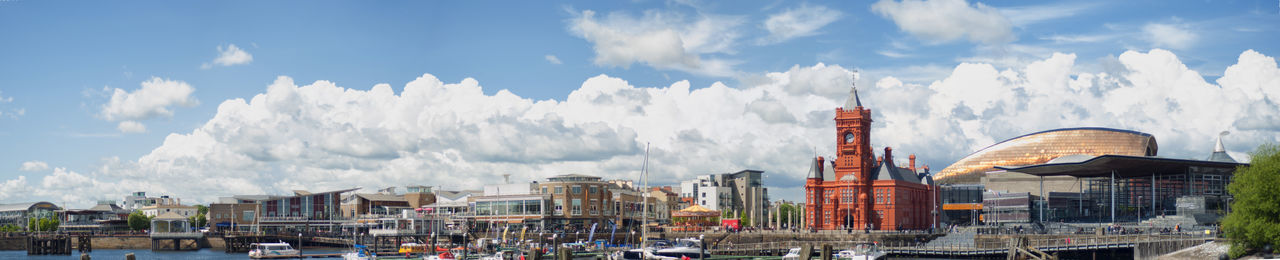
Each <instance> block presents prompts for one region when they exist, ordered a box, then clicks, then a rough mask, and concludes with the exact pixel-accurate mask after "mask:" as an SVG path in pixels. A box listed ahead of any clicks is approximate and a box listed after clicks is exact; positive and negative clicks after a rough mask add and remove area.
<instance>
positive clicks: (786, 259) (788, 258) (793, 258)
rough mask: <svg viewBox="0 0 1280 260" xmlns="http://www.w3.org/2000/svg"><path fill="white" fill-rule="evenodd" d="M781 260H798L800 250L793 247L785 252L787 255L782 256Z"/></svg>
mask: <svg viewBox="0 0 1280 260" xmlns="http://www.w3.org/2000/svg"><path fill="white" fill-rule="evenodd" d="M782 260H800V248H799V247H793V248H791V250H787V255H784V256H782Z"/></svg>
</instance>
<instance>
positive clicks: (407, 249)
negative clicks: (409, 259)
mask: <svg viewBox="0 0 1280 260" xmlns="http://www.w3.org/2000/svg"><path fill="white" fill-rule="evenodd" d="M429 251H430V250H428V249H427V245H424V244H419V243H413V242H409V243H403V244H400V250H397V251H396V252H397V253H401V254H415V255H416V254H423V253H428V252H429Z"/></svg>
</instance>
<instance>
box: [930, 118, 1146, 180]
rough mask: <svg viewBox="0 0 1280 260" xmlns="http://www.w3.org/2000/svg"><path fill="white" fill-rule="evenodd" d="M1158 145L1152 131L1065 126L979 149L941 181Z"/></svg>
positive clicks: (1139, 151) (1135, 152) (1137, 153)
mask: <svg viewBox="0 0 1280 260" xmlns="http://www.w3.org/2000/svg"><path fill="white" fill-rule="evenodd" d="M1157 149H1158V146H1157V145H1156V139H1155V137H1153V136H1151V134H1148V133H1142V132H1137V131H1130V130H1120V129H1112V128H1100V127H1087V128H1063V129H1054V130H1048V131H1042V132H1035V133H1031V134H1026V135H1023V136H1018V137H1014V138H1010V139H1009V140H1005V141H1002V142H999V143H996V144H993V145H991V146H987V147H985V148H982V149H979V150H978V151H976V152H973V153H972V154H969V155H968V156H965V157H964V158H961V159H960V160H959V161H956V162H955V163H953V164H951V166H947V168H944V169H942V171H939V172H938V173H937V174H936V175H935V177H934V180H935V181H937V182H938V183H941V184H976V183H978V182H979V180H980V179H981V178H982V174H984V173H986V172H989V171H994V170H995V166H1022V165H1033V164H1042V163H1047V162H1050V161H1051V160H1054V159H1059V158H1061V160H1059V161H1057V162H1060V163H1065V162H1075V161H1077V160H1078V161H1084V160H1088V159H1090V158H1091V157H1092V156H1098V155H1104V154H1115V155H1131V156H1155V155H1156V151H1157Z"/></svg>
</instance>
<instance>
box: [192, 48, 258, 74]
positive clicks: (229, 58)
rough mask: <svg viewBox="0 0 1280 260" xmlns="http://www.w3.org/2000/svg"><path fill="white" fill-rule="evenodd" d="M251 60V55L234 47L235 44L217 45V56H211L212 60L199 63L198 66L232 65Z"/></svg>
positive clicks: (207, 67) (204, 67)
mask: <svg viewBox="0 0 1280 260" xmlns="http://www.w3.org/2000/svg"><path fill="white" fill-rule="evenodd" d="M250 62H253V55H252V54H249V53H248V52H245V51H244V50H242V49H240V48H239V47H236V45H235V44H229V45H227V46H226V47H223V46H218V57H217V58H213V61H212V62H209V63H205V64H201V65H200V68H203V69H209V68H213V66H215V65H216V66H224V67H225V66H234V65H241V64H249V63H250Z"/></svg>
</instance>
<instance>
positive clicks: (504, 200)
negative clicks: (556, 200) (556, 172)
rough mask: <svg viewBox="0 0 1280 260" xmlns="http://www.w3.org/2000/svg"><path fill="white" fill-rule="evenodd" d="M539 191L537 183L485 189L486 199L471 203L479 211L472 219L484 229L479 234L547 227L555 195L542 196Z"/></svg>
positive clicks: (478, 199)
mask: <svg viewBox="0 0 1280 260" xmlns="http://www.w3.org/2000/svg"><path fill="white" fill-rule="evenodd" d="M537 188H538V186H537V184H536V183H533V184H530V183H522V184H502V185H486V186H484V194H483V195H481V196H471V198H470V199H469V200H470V204H471V205H472V207H473V208H474V209H475V210H474V211H473V212H474V213H475V214H474V215H473V218H472V219H473V220H474V222H475V223H476V227H479V228H480V229H479V230H477V231H486V230H490V229H496V230H501V229H511V230H519V228H542V227H544V224H545V222H544V220H545V219H546V218H547V217H548V216H551V214H550V212H549V211H547V210H546V209H547V208H548V206H549V205H550V203H551V194H542V193H540V192H539V191H538V190H537Z"/></svg>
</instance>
